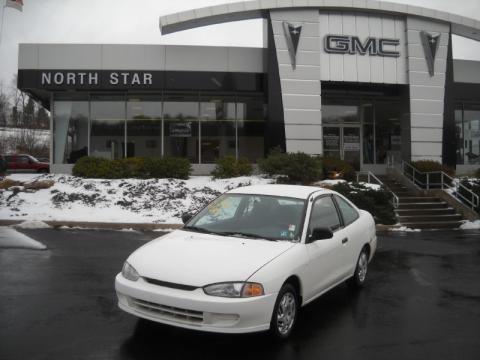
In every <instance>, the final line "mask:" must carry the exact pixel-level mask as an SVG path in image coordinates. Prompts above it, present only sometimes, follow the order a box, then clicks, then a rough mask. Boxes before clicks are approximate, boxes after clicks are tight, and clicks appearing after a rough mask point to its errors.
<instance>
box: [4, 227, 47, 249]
mask: <svg viewBox="0 0 480 360" xmlns="http://www.w3.org/2000/svg"><path fill="white" fill-rule="evenodd" d="M1 248H24V249H34V250H45V249H46V248H47V247H46V246H45V245H43V244H42V243H40V242H38V241H36V240H33V239H31V238H29V237H28V236H27V235H24V234H22V233H20V232H18V231H17V230H15V229H13V228H10V227H4V226H3V227H0V249H1Z"/></svg>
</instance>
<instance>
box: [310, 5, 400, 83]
mask: <svg viewBox="0 0 480 360" xmlns="http://www.w3.org/2000/svg"><path fill="white" fill-rule="evenodd" d="M319 18H320V27H319V28H320V39H321V49H320V73H321V80H326V81H351V82H357V81H358V82H375V83H388V84H406V83H407V76H406V74H407V62H406V57H407V47H406V36H405V20H404V19H403V18H401V17H398V16H391V15H381V14H375V15H373V14H372V15H368V14H366V13H353V12H338V11H321V12H320V15H319ZM326 35H346V36H358V37H359V39H360V41H362V42H364V41H366V40H367V38H368V37H376V38H391V39H399V40H400V45H399V46H397V47H396V50H397V51H399V52H400V57H398V58H396V57H381V56H374V55H368V54H367V55H361V54H354V55H352V54H332V53H327V52H325V50H324V39H325V36H326Z"/></svg>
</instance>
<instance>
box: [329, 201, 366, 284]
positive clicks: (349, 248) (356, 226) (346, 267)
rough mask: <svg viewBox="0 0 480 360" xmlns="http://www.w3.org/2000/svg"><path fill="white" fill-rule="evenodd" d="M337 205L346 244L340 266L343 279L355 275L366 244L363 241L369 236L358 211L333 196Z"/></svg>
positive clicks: (344, 243) (344, 244)
mask: <svg viewBox="0 0 480 360" xmlns="http://www.w3.org/2000/svg"><path fill="white" fill-rule="evenodd" d="M333 198H334V200H335V203H336V205H337V207H338V210H339V212H340V216H341V220H342V225H343V227H344V228H343V232H344V236H345V237H344V239H346V240H344V242H343V248H342V254H341V258H342V261H341V263H340V264H339V265H341V267H342V269H343V270H342V273H343V277H347V276H349V275H351V274H353V271H354V270H355V266H356V264H357V258H358V255H360V250H361V248H362V246H363V244H364V243H365V242H364V241H362V239H364V238H365V237H366V236H368V235H367V232H366V229H363V227H362V224H361V222H360V221H359V218H360V214H359V213H358V211H357V210H356V209H355V208H354V207H353V206H352V205H351V204H350V202H348V200H346V199H345V198H343V197H342V196H339V195H336V194H335V195H333Z"/></svg>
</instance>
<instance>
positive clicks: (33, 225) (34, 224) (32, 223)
mask: <svg viewBox="0 0 480 360" xmlns="http://www.w3.org/2000/svg"><path fill="white" fill-rule="evenodd" d="M15 227H16V228H19V229H50V225H48V224H46V223H44V222H43V221H38V220H27V221H24V222H21V223H20V224H17V225H15Z"/></svg>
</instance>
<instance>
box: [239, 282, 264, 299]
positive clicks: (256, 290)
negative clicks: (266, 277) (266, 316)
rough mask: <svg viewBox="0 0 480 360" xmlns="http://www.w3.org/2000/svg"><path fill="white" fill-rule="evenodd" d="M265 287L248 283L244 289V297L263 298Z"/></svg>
mask: <svg viewBox="0 0 480 360" xmlns="http://www.w3.org/2000/svg"><path fill="white" fill-rule="evenodd" d="M263 294H264V292H263V286H262V285H261V284H257V283H246V284H245V286H244V287H243V294H242V295H243V296H244V297H253V296H262V295H263Z"/></svg>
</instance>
